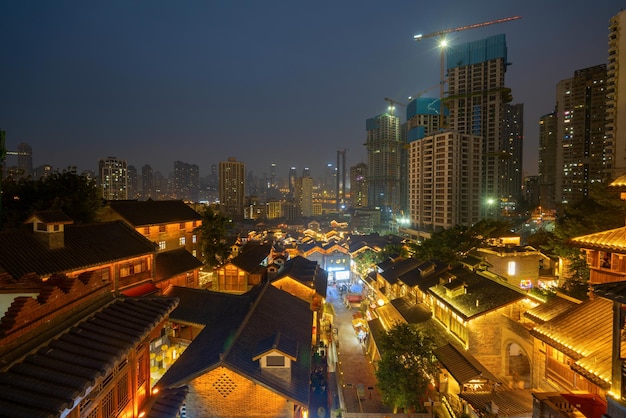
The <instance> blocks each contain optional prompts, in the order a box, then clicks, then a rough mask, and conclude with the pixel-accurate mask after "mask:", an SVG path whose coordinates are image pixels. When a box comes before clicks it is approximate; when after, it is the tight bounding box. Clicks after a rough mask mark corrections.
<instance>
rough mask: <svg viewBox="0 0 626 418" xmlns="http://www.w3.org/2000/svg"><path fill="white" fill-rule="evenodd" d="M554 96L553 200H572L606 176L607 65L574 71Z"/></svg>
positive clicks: (578, 198)
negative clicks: (555, 124) (554, 166)
mask: <svg viewBox="0 0 626 418" xmlns="http://www.w3.org/2000/svg"><path fill="white" fill-rule="evenodd" d="M556 97H557V104H556V112H557V135H556V141H557V143H556V158H557V160H556V173H555V174H556V177H555V192H556V202H557V203H574V202H577V201H580V200H581V199H583V198H584V197H586V196H588V195H589V187H590V186H591V185H592V184H593V183H596V182H597V183H599V182H602V181H603V179H604V178H605V175H604V160H605V158H604V153H605V149H604V133H605V115H606V65H604V64H602V65H597V66H595V67H589V68H585V69H582V70H577V71H575V72H574V77H572V78H569V79H566V80H562V81H560V82H559V83H558V84H557V88H556Z"/></svg>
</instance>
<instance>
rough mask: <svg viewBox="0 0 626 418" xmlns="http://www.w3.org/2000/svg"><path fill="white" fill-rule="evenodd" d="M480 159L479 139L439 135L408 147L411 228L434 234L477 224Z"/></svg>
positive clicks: (418, 141) (480, 140)
mask: <svg viewBox="0 0 626 418" xmlns="http://www.w3.org/2000/svg"><path fill="white" fill-rule="evenodd" d="M481 155H482V138H481V137H479V136H473V135H464V134H459V133H457V132H451V131H440V132H439V133H436V134H434V135H430V136H426V137H424V138H422V139H418V140H416V141H412V142H410V143H409V166H410V170H409V202H410V207H409V214H410V217H411V225H412V226H413V228H415V229H416V230H418V231H424V232H434V231H438V230H441V229H446V228H451V227H453V226H455V225H466V226H471V225H473V224H474V223H476V222H478V221H479V220H480V216H481V213H480V212H481V195H480V186H481V185H480V176H481ZM494 204H495V202H494Z"/></svg>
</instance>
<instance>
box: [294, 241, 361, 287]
mask: <svg viewBox="0 0 626 418" xmlns="http://www.w3.org/2000/svg"><path fill="white" fill-rule="evenodd" d="M298 254H299V255H301V256H302V257H304V258H308V259H309V260H313V261H316V262H317V263H318V264H319V265H320V267H322V268H323V269H324V270H325V271H327V272H328V275H329V278H330V279H331V280H336V281H347V280H349V279H350V260H351V258H350V253H349V252H348V250H347V249H346V248H345V247H343V246H342V245H340V244H338V243H337V242H335V241H331V242H329V243H325V244H323V243H320V242H309V243H306V244H302V245H300V246H298Z"/></svg>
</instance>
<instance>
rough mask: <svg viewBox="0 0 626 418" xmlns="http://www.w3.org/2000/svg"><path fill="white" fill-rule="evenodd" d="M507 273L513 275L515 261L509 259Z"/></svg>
mask: <svg viewBox="0 0 626 418" xmlns="http://www.w3.org/2000/svg"><path fill="white" fill-rule="evenodd" d="M508 274H509V276H515V261H509V266H508Z"/></svg>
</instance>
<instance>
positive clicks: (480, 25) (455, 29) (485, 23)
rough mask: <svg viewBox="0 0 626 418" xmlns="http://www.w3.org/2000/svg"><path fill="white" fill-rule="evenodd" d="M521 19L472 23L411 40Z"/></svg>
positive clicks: (418, 36) (508, 18) (416, 36)
mask: <svg viewBox="0 0 626 418" xmlns="http://www.w3.org/2000/svg"><path fill="white" fill-rule="evenodd" d="M521 18H522V16H511V17H505V18H503V19H497V20H490V21H488V22H482V23H474V24H473V25H467V26H461V27H458V28H454V29H444V30H440V31H437V32H433V33H429V34H427V35H415V36H414V37H413V39H415V40H416V41H421V40H422V39H425V38H432V37H434V36H441V35H445V34H446V33H451V32H459V31H462V30H467V29H474V28H480V27H483V26H488V25H494V24H496V23H504V22H510V21H511V20H517V19H521Z"/></svg>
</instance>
